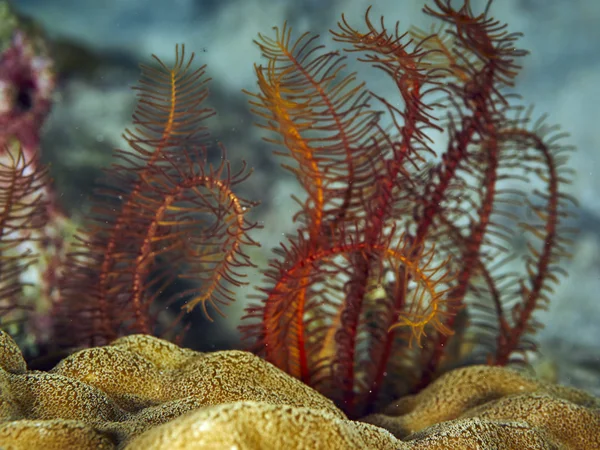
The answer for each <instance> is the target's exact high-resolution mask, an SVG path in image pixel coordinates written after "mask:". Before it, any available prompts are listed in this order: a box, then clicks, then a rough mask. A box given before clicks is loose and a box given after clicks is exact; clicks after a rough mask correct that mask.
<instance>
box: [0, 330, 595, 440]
mask: <svg viewBox="0 0 600 450" xmlns="http://www.w3.org/2000/svg"><path fill="white" fill-rule="evenodd" d="M0 392H1V394H0V447H1V448H3V449H13V450H20V449H23V450H25V449H27V450H32V449H44V450H53V449H65V448H77V449H113V448H127V449H129V450H132V449H133V450H136V449H140V450H141V449H143V450H150V449H156V450H158V449H222V448H238V449H257V448H286V449H313V448H324V449H340V448H343V449H364V448H369V449H400V450H403V449H407V450H415V449H425V448H427V449H464V448H496V447H497V446H498V445H502V446H503V447H502V448H507V449H513V448H514V449H522V448H527V449H537V448H539V449H542V448H566V449H578V448H582V449H584V448H585V449H590V448H598V447H599V446H600V401H598V400H597V399H595V398H594V397H591V396H589V395H587V394H585V393H583V392H581V391H577V390H575V389H570V388H563V387H557V386H553V385H546V384H543V383H540V382H537V381H535V380H533V379H531V378H528V377H526V376H524V375H521V374H519V373H517V372H515V371H512V370H509V369H505V368H498V367H485V366H474V367H470V368H464V369H458V370H455V371H453V372H449V373H448V374H446V375H444V376H442V377H440V378H439V379H438V380H437V381H435V382H434V383H433V384H431V385H430V386H429V387H428V388H427V389H425V390H423V391H422V392H421V393H419V394H418V395H415V396H410V397H405V398H403V399H400V400H399V401H397V402H394V403H392V404H391V405H390V406H389V407H387V408H386V409H384V410H383V411H382V413H381V414H377V415H371V416H368V417H366V418H365V419H364V420H363V421H353V420H350V419H348V418H347V417H346V415H345V414H344V413H343V412H342V411H341V410H339V409H338V408H337V407H336V406H335V405H334V404H333V402H331V401H330V400H329V399H327V398H325V397H324V396H322V395H321V394H319V393H318V392H316V391H315V390H313V389H311V388H310V387H308V386H306V385H305V384H303V383H302V382H300V381H299V380H297V379H295V378H292V377H291V376H289V375H287V374H285V373H284V372H282V371H280V370H279V369H277V368H276V367H275V366H273V365H272V364H270V363H268V362H265V361H264V360H261V359H260V358H258V357H256V356H253V355H252V354H250V353H246V352H240V351H223V352H216V353H199V352H195V351H192V350H188V349H183V348H180V347H178V346H176V345H174V344H172V343H169V342H167V341H163V340H161V339H157V338H154V337H151V336H146V335H133V336H128V337H125V338H121V339H118V340H117V341H115V342H114V343H113V344H112V345H108V346H105V347H95V348H91V349H86V350H82V351H80V352H77V353H75V354H73V355H71V356H69V357H67V358H66V359H64V360H63V361H61V362H60V363H59V364H58V365H57V366H56V367H55V368H54V369H52V370H51V371H49V372H40V371H29V370H28V369H27V366H26V364H25V361H24V360H23V357H22V355H21V353H20V351H19V349H18V348H17V346H16V344H15V343H14V341H13V340H12V339H11V338H10V337H9V336H8V335H7V334H6V333H3V332H0Z"/></svg>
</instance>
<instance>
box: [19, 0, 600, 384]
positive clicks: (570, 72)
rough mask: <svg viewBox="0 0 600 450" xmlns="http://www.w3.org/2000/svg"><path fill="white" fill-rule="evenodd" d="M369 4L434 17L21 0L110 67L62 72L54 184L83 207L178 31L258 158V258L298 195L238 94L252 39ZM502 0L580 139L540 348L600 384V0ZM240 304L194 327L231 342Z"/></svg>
mask: <svg viewBox="0 0 600 450" xmlns="http://www.w3.org/2000/svg"><path fill="white" fill-rule="evenodd" d="M370 3H373V4H374V15H373V17H376V16H378V15H379V14H384V15H385V17H386V20H387V21H388V22H389V23H392V22H394V21H396V20H400V21H401V23H402V24H404V25H406V24H409V23H413V24H417V25H420V26H426V24H427V22H426V19H425V18H424V16H423V15H421V14H420V12H419V10H420V2H417V1H413V0H404V1H402V0H372V1H371V2H368V1H363V0H340V1H329V0H320V1H315V0H305V1H285V0H280V1H274V0H170V1H164V0H126V1H125V0H103V1H101V2H98V1H92V0H15V1H14V5H15V6H16V8H17V9H18V10H20V11H22V12H24V13H27V14H29V15H31V16H33V17H34V18H35V19H36V20H37V21H39V22H40V23H41V24H42V25H43V26H44V27H45V29H46V30H47V31H48V33H49V34H50V35H51V36H52V37H54V38H56V37H59V38H66V39H68V40H69V41H70V42H72V43H75V44H77V45H81V46H83V47H84V48H86V49H88V50H90V51H92V52H97V54H98V55H100V56H99V57H100V58H101V59H104V60H105V61H107V62H105V66H104V67H102V69H101V70H98V71H96V72H93V73H92V74H87V75H85V76H83V75H77V74H76V75H73V76H71V77H68V78H67V79H65V80H64V82H63V83H61V85H60V88H59V91H58V94H57V103H56V105H55V107H54V110H53V112H52V115H51V117H50V120H49V121H48V123H47V126H46V128H45V130H44V141H43V152H44V155H45V158H46V159H47V160H50V161H53V168H52V170H53V175H54V177H55V179H56V181H57V183H58V185H59V186H60V187H61V189H67V188H68V190H67V191H64V192H65V194H64V195H65V198H66V199H67V201H66V202H65V203H67V206H68V207H69V208H70V209H71V211H75V212H76V211H78V210H81V209H82V208H83V207H84V206H83V205H84V204H83V202H84V200H85V198H86V194H87V192H88V191H89V189H90V185H89V180H90V179H93V178H94V177H95V175H96V174H97V170H98V167H99V166H101V165H102V164H106V162H107V161H108V157H107V156H108V155H109V154H110V153H109V152H110V149H111V148H112V147H115V146H120V145H121V144H122V141H121V140H120V139H121V138H120V135H121V132H122V129H123V128H124V126H126V125H127V124H128V120H129V117H130V114H131V110H132V107H133V105H134V103H133V96H132V94H131V91H130V90H129V86H130V85H132V84H133V83H134V82H135V80H136V79H137V75H138V70H137V68H136V64H137V63H138V62H139V61H147V60H148V58H149V55H150V54H151V53H155V54H157V55H158V56H159V57H160V58H163V59H165V60H169V59H170V58H171V57H172V55H173V51H174V45H175V44H176V43H182V42H183V43H185V44H186V45H187V48H188V49H190V50H194V51H196V52H197V53H198V59H199V61H200V62H202V63H206V64H208V68H209V69H208V70H209V75H210V76H211V77H212V78H213V79H214V81H213V84H212V87H211V90H212V91H213V97H212V100H211V103H212V105H213V106H215V107H216V108H217V109H218V110H219V112H220V115H219V116H218V117H217V118H216V119H213V121H212V122H211V123H212V126H211V128H212V134H213V135H214V136H216V137H217V138H218V139H220V140H222V141H223V142H224V143H225V145H226V146H227V147H228V150H229V154H230V156H231V158H232V159H234V160H237V159H240V158H243V159H246V160H247V161H248V162H249V164H250V165H251V166H254V167H255V175H254V176H253V177H252V181H251V182H250V183H249V185H248V187H247V192H246V196H247V197H250V198H252V199H261V200H262V201H263V205H262V206H261V207H260V209H257V211H256V219H258V220H260V221H261V222H263V223H264V225H265V229H264V230H263V231H262V232H260V233H258V234H257V235H256V237H257V239H259V240H260V241H261V243H262V244H263V253H262V254H261V255H257V258H258V259H259V260H261V261H264V260H266V258H267V257H268V250H269V249H270V248H271V247H272V246H274V245H275V244H277V241H278V238H279V237H280V236H281V235H282V233H285V232H287V231H292V230H293V229H294V227H293V224H292V223H291V220H290V217H291V213H292V212H293V211H294V206H295V205H294V203H293V202H291V201H289V195H290V194H291V193H292V192H294V191H295V190H296V188H297V186H296V184H295V181H294V180H293V179H292V178H291V177H289V176H288V175H286V174H285V173H284V172H283V171H281V170H279V168H278V165H277V162H275V161H274V160H273V157H272V156H271V148H270V147H269V146H268V145H266V144H264V143H262V142H261V140H260V136H261V135H260V132H259V131H258V130H257V129H256V128H254V127H252V121H253V118H252V117H251V116H250V114H249V112H248V108H247V106H246V98H245V97H244V96H243V95H242V94H241V92H240V90H241V89H242V88H250V89H252V88H253V87H254V84H255V78H254V72H253V69H252V65H253V63H255V62H257V61H258V60H259V51H258V49H257V48H256V47H255V46H254V45H253V44H252V39H253V38H254V37H255V36H256V34H257V33H258V32H269V31H270V30H271V27H272V26H274V25H281V24H282V23H283V21H284V20H288V21H289V22H290V23H291V24H292V25H293V26H294V28H295V29H296V30H298V31H305V30H309V29H310V30H311V31H313V32H318V33H322V34H325V33H326V32H327V29H328V28H330V27H333V26H334V25H335V23H336V22H337V20H338V19H339V17H340V14H341V13H342V12H344V13H345V14H346V16H347V17H348V18H349V20H351V21H352V22H353V23H355V24H360V20H361V18H362V16H363V14H364V11H365V9H366V7H367V6H368V5H369V4H370ZM473 3H477V2H475V1H474V2H473ZM482 3H483V2H482ZM493 12H494V15H495V16H496V17H497V18H499V19H501V20H503V21H507V22H508V23H509V24H510V27H511V30H514V31H523V32H524V33H525V36H524V38H523V39H522V40H521V41H520V45H521V46H522V47H523V48H526V49H528V50H530V51H531V55H530V56H529V57H528V58H527V59H526V62H525V69H524V70H523V72H522V75H521V76H520V78H519V80H518V83H519V87H518V91H519V92H521V93H522V94H523V95H524V99H525V102H526V103H534V104H535V105H536V111H538V112H539V113H541V112H548V113H549V120H550V122H552V123H560V124H561V125H562V127H563V128H564V129H565V130H566V131H568V132H570V133H571V138H570V142H571V143H573V144H574V145H576V146H577V147H578V152H577V153H576V154H574V155H573V156H572V159H571V165H572V167H574V168H575V169H576V170H577V175H576V178H575V181H574V183H573V184H572V185H571V186H569V188H568V189H569V193H570V194H571V195H573V196H574V197H575V198H577V199H578V201H579V202H580V210H579V215H578V217H577V218H576V220H575V225H576V226H577V227H578V228H579V230H580V231H579V234H578V235H577V237H576V243H575V252H574V253H575V255H574V258H573V260H572V261H571V262H569V263H567V264H566V268H567V270H568V271H569V273H570V275H569V278H568V279H566V280H564V281H563V282H562V283H561V284H560V286H559V287H558V288H557V289H556V293H555V296H554V298H553V303H552V305H551V307H550V309H549V311H548V312H545V313H543V314H539V315H538V318H539V319H540V320H541V321H543V322H544V323H545V324H546V327H545V329H544V330H543V331H542V332H541V333H540V335H539V340H540V341H541V354H542V355H543V356H544V357H547V358H549V360H550V361H554V362H556V363H557V367H558V378H559V380H560V381H561V382H563V383H566V384H571V385H575V386H580V387H584V388H586V389H588V390H590V391H592V392H595V393H596V394H597V395H600V345H599V344H598V342H600V299H598V293H599V292H600V195H599V194H600V126H599V125H598V120H599V119H600V88H598V82H599V81H600V26H599V25H600V2H598V1H597V0H575V1H563V0H502V1H496V2H495V4H494V6H493ZM327 42H329V41H327ZM362 74H363V72H361V75H362ZM364 75H365V77H366V80H367V82H369V81H371V82H373V81H375V80H374V79H373V72H372V71H365V72H364ZM240 297H243V295H240ZM242 306H243V302H241V301H240V302H239V303H238V305H237V306H234V307H232V308H230V309H229V311H228V315H229V319H228V322H227V323H224V322H223V320H219V321H218V323H217V324H213V325H206V324H205V322H203V324H202V325H198V326H201V327H205V330H204V331H205V333H204V335H205V336H211V338H210V339H211V343H212V344H211V345H209V346H208V347H207V346H206V345H204V346H203V347H205V348H212V347H214V348H217V347H222V346H229V345H236V339H237V338H236V335H235V324H237V322H238V319H239V317H240V315H241V313H242V309H243V308H242ZM217 332H218V334H217Z"/></svg>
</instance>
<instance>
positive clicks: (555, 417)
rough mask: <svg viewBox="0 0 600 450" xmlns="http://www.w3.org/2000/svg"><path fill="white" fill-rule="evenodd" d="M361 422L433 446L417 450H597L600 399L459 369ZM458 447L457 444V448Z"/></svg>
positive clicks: (517, 376) (504, 372) (504, 371)
mask: <svg viewBox="0 0 600 450" xmlns="http://www.w3.org/2000/svg"><path fill="white" fill-rule="evenodd" d="M363 421H365V422H367V423H371V424H374V425H378V426H380V427H384V428H386V429H388V430H390V431H391V432H392V433H393V434H394V435H395V436H397V437H398V438H401V439H406V440H409V441H415V444H416V442H419V441H424V442H427V443H428V445H430V446H429V447H427V446H425V447H421V446H420V445H417V446H416V447H414V448H440V449H442V448H448V449H451V448H457V449H458V448H468V447H469V446H470V445H472V446H477V445H479V446H484V448H486V447H485V446H486V445H487V446H493V445H494V442H496V441H499V442H502V443H503V445H504V447H503V448H509V449H510V448H528V449H535V448H547V446H548V445H549V444H550V443H551V444H552V445H555V446H558V447H559V448H573V449H596V448H597V449H600V401H599V400H598V399H597V398H595V397H593V396H591V395H588V394H586V393H585V392H583V391H580V390H577V389H573V388H568V387H564V386H557V385H553V384H548V383H543V382H540V381H537V380H535V379H533V378H531V377H529V376H527V375H525V374H523V373H520V372H517V371H515V370H511V369H508V368H504V367H493V366H472V367H465V368H461V369H457V370H454V371H452V372H449V373H447V374H445V375H443V376H441V377H440V378H439V379H438V380H436V381H435V382H434V383H432V384H431V385H430V386H429V387H428V388H427V389H424V390H423V391H421V392H420V393H418V394H417V395H413V396H406V397H404V398H402V399H400V400H398V401H395V402H393V403H392V404H391V405H389V406H388V407H387V408H385V409H384V410H383V412H382V413H381V414H373V415H371V416H367V417H365V418H364V419H363ZM443 435H445V437H443ZM456 440H458V442H459V443H460V444H459V445H456V444H455V446H452V445H451V442H453V441H456ZM434 443H436V445H438V446H436V445H434ZM440 444H442V445H441V446H440Z"/></svg>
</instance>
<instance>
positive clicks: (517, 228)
mask: <svg viewBox="0 0 600 450" xmlns="http://www.w3.org/2000/svg"><path fill="white" fill-rule="evenodd" d="M431 3H432V4H431V5H430V6H426V7H425V8H424V12H425V14H427V15H429V16H431V17H433V18H434V19H436V20H437V22H438V24H439V27H438V28H436V29H435V31H434V32H432V34H429V33H427V32H425V31H422V30H418V29H414V28H410V29H408V31H406V32H403V31H400V26H399V25H395V26H391V27H390V26H389V24H387V23H384V21H383V19H382V20H381V21H372V20H371V17H370V15H369V12H368V11H367V14H366V16H365V23H364V24H363V25H362V26H361V27H359V28H355V27H354V26H353V25H351V24H350V23H349V22H348V21H347V20H346V19H345V18H344V17H342V19H341V21H340V22H339V23H338V26H337V27H336V28H335V29H333V30H332V31H331V36H332V37H333V39H334V40H335V41H336V42H338V43H341V44H342V45H343V47H344V50H342V51H332V50H328V49H327V48H326V47H325V46H324V45H322V44H321V41H320V39H319V37H318V36H316V35H312V34H309V33H307V34H304V35H302V36H300V37H295V36H294V35H293V33H292V30H291V29H290V28H289V26H287V25H285V24H284V25H283V26H282V27H279V28H274V30H273V31H272V32H271V33H269V34H264V35H263V34H261V35H259V37H258V39H257V41H256V42H257V44H258V46H259V47H260V50H261V51H262V54H263V61H262V62H261V64H260V65H257V66H256V67H255V71H256V76H257V79H258V90H257V92H251V93H248V94H249V98H250V104H251V107H252V110H253V112H254V114H255V115H256V117H257V118H258V126H259V127H261V128H263V129H265V130H266V139H267V141H268V142H271V143H273V144H276V145H277V146H278V150H277V154H279V155H281V157H282V158H285V160H284V161H285V163H284V164H283V166H284V167H285V168H286V169H287V170H289V171H291V172H292V173H293V174H294V175H295V176H296V178H297V180H298V182H299V184H300V186H301V187H302V190H303V194H302V195H298V198H297V199H294V200H295V201H296V202H297V205H298V207H297V208H298V210H297V213H296V215H295V223H296V224H297V232H296V233H295V234H293V235H291V236H288V237H287V238H286V240H285V242H283V243H281V246H280V247H279V248H278V249H276V250H275V255H274V257H273V259H272V261H271V262H270V265H269V268H268V270H266V271H265V273H264V276H265V280H264V282H263V283H262V284H261V285H260V287H259V289H258V294H257V295H256V298H255V299H254V300H252V303H251V304H250V306H248V307H247V314H246V316H245V318H244V319H243V323H242V324H241V327H240V329H241V331H242V333H243V335H244V336H245V338H246V342H248V343H249V345H250V346H251V348H252V349H253V350H254V351H255V352H256V353H257V354H258V355H260V356H262V357H263V358H264V359H266V360H267V361H269V362H271V363H273V364H274V365H275V366H277V367H279V368H280V369H282V370H284V371H286V372H287V373H289V374H290V375H292V376H294V377H296V378H299V379H300V380H301V381H303V382H304V383H305V384H307V385H309V386H311V387H313V388H315V389H316V390H317V391H319V392H321V393H323V394H324V395H326V396H327V397H329V398H330V399H332V400H334V401H335V403H336V404H337V405H338V407H340V408H341V409H342V410H343V411H344V412H345V413H346V414H348V416H349V417H359V416H363V415H364V414H366V413H369V412H371V411H373V410H374V409H376V408H377V407H378V405H380V404H381V402H382V401H385V400H389V399H391V398H395V397H397V396H399V395H401V394H406V393H410V392H417V391H420V390H422V389H424V388H425V387H426V386H428V385H429V384H430V383H431V382H432V380H433V379H434V378H436V377H437V376H438V375H439V374H440V373H443V372H445V371H447V370H448V369H450V368H452V367H456V366H458V365H462V364H465V363H466V362H467V361H468V362H483V363H487V364H490V365H506V364H508V363H511V362H517V361H523V360H524V356H525V354H526V352H527V351H530V350H534V349H535V344H534V342H533V341H532V339H531V336H532V334H533V333H534V332H535V331H536V330H537V329H539V327H540V326H541V324H540V323H538V322H536V320H535V319H534V313H535V311H536V310H538V309H542V308H544V307H546V306H547V304H548V301H549V296H550V294H551V293H552V288H553V286H555V285H556V283H558V282H559V279H560V277H561V276H562V275H563V270H562V268H561V262H562V261H563V258H566V257H568V247H569V244H570V241H569V239H568V233H569V230H568V229H566V228H565V227H564V226H563V222H564V220H565V218H566V217H567V216H568V214H569V213H568V210H569V207H570V204H571V203H572V202H573V200H572V199H571V198H570V197H569V196H568V195H567V194H565V192H564V186H565V184H566V183H568V182H569V177H570V172H569V170H568V168H567V167H566V165H565V163H566V161H567V155H568V153H569V151H571V148H570V147H567V146H565V145H563V144H562V140H561V138H562V135H561V134H560V133H559V132H558V131H557V130H556V128H555V127H552V126H548V125H546V124H545V123H544V121H543V120H538V119H536V118H534V117H532V113H531V110H530V109H526V108H524V107H523V106H521V104H520V103H519V97H518V96H517V95H516V94H514V93H513V92H512V90H511V89H512V87H513V83H514V80H515V78H516V77H517V75H518V73H519V69H520V60H521V59H522V58H523V57H524V56H525V54H526V52H525V51H523V50H520V49H519V48H518V37H519V35H518V34H517V33H511V32H509V31H508V30H507V28H506V25H504V24H502V23H500V22H498V21H496V20H495V19H493V18H491V17H489V15H488V14H487V9H486V13H481V14H475V13H474V12H473V11H472V9H471V6H470V4H469V3H470V2H468V1H466V2H464V5H463V6H462V7H460V8H458V9H457V8H455V7H452V6H451V2H450V1H449V0H435V1H433V2H431ZM488 6H489V5H488ZM26 46H27V43H26V42H25V41H24V38H23V37H19V36H18V37H17V38H15V39H14V41H13V44H12V46H11V47H9V48H7V49H5V50H4V53H3V54H2V56H1V58H2V60H1V65H0V81H1V83H2V85H1V86H2V89H1V91H0V92H1V94H2V105H1V106H0V113H1V117H0V123H1V124H2V136H0V138H1V142H2V146H3V150H2V160H1V161H2V166H1V168H0V183H1V186H2V193H1V197H0V199H1V200H0V255H1V259H0V283H1V284H0V293H1V303H0V306H1V311H0V314H1V316H0V317H1V320H2V324H3V328H5V329H6V330H7V331H8V332H10V333H11V334H12V335H13V336H18V335H19V333H22V334H23V333H24V334H25V335H26V336H28V337H27V338H24V342H27V339H29V341H31V340H32V339H33V341H34V344H35V345H33V344H32V348H35V349H37V350H36V351H37V352H38V353H42V354H44V353H46V354H50V353H52V352H55V351H59V350H65V349H67V350H68V349H73V348H74V347H80V346H81V345H86V346H95V345H102V344H106V343H108V342H110V341H112V340H113V339H115V338H117V337H119V336H124V335H129V334H134V333H145V334H151V335H155V336H163V337H164V336H167V337H171V338H176V337H177V336H180V335H181V333H183V332H185V329H186V325H185V320H182V317H183V318H184V316H185V312H187V311H190V310H191V309H193V308H201V309H202V310H203V311H204V312H205V313H206V315H207V316H208V317H212V316H214V315H215V314H223V313H225V310H224V307H225V306H226V305H227V304H229V303H230V302H231V301H233V299H234V288H235V287H236V286H239V285H241V284H245V283H247V282H248V281H247V279H245V278H244V271H245V269H246V268H248V267H253V266H254V263H253V261H252V258H251V257H250V256H249V252H248V250H249V248H250V247H252V246H257V245H258V244H257V242H255V241H254V240H253V238H252V230H253V229H254V228H256V226H257V224H256V223H254V222H252V221H251V220H250V219H249V218H248V217H249V216H248V214H249V213H250V211H251V210H252V207H253V206H254V203H253V202H251V201H249V200H246V199H244V198H242V196H241V194H240V192H242V191H243V182H244V181H245V179H246V178H247V177H248V176H249V174H250V171H249V170H247V169H246V168H245V167H242V168H241V170H233V169H232V168H231V167H230V164H229V162H228V161H227V159H226V154H225V151H224V150H223V149H220V150H218V152H220V155H218V156H216V157H215V156H214V155H213V154H212V153H213V152H214V149H212V148H209V147H207V139H206V127H207V126H208V125H209V122H210V121H208V120H207V119H209V117H210V116H212V115H213V114H214V112H213V110H212V109H210V108H209V107H208V106H206V99H207V97H208V90H207V83H208V79H207V78H206V77H205V69H204V68H203V67H201V68H195V66H194V64H193V59H194V56H193V54H192V55H191V56H189V57H188V56H187V55H186V53H185V52H184V48H183V46H182V47H178V48H177V50H176V60H175V63H174V64H173V66H167V65H166V64H164V63H163V62H161V61H160V60H158V59H157V58H156V62H157V64H155V65H153V66H151V67H143V68H142V78H141V80H140V83H139V85H138V87H137V88H136V90H137V94H138V104H137V108H136V110H135V113H134V115H133V127H132V128H131V129H129V130H127V131H126V132H125V138H126V140H127V142H128V144H129V148H128V149H127V150H117V151H116V152H115V162H114V164H113V165H112V167H111V168H110V169H109V170H108V172H107V177H106V181H105V182H103V184H102V187H101V188H100V189H99V190H98V195H97V196H96V198H95V199H94V207H93V210H92V213H91V215H90V216H91V219H89V220H88V221H87V222H86V223H84V224H83V225H82V227H81V230H80V231H79V232H78V233H76V237H75V238H73V239H71V238H69V239H67V238H66V237H65V238H64V242H57V236H58V237H60V236H64V235H65V234H68V233H66V232H64V230H65V229H67V228H68V226H66V225H64V223H63V222H62V219H60V220H59V219H57V217H58V218H60V217H61V216H60V213H58V210H57V208H56V206H55V204H54V202H55V200H54V197H53V195H52V188H51V184H50V181H49V179H48V177H47V175H46V171H45V169H44V168H43V167H42V166H41V165H40V163H39V161H38V157H37V151H32V150H31V148H32V145H33V146H36V145H37V142H38V141H37V139H33V138H32V137H34V136H37V133H38V132H39V128H37V129H32V124H34V125H35V126H37V127H39V125H40V122H41V116H43V115H44V114H45V113H46V111H47V107H45V106H43V105H44V104H45V103H43V102H45V101H46V100H45V99H47V94H46V89H48V86H49V81H48V80H47V79H44V77H43V76H42V75H41V74H43V73H44V70H45V69H43V68H44V67H45V66H44V64H42V63H40V62H39V60H37V61H36V58H39V57H33V56H31V55H30V54H29V52H28V51H24V49H25V48H27V47H26ZM346 58H357V59H358V60H359V61H361V62H363V63H364V65H365V67H369V70H373V71H380V72H383V73H384V74H385V75H387V76H388V77H389V79H390V80H391V81H392V82H393V85H394V86H395V87H396V89H397V92H396V93H395V95H396V97H397V98H393V96H392V94H390V95H389V96H388V95H386V97H385V98H383V97H381V96H379V95H377V94H376V93H373V92H371V91H370V90H369V86H368V85H367V84H366V83H364V82H360V81H359V80H358V75H357V74H355V73H348V70H347V69H346V66H345V64H346V63H345V62H346ZM24 92H26V93H27V96H28V97H27V99H28V100H27V101H24V100H23V98H24V95H25V94H24ZM7 98H11V99H12V101H13V103H12V104H7ZM15 99H16V100H15ZM18 99H21V100H18ZM11 105H12V106H11ZM29 118H31V120H29ZM434 133H439V134H441V135H443V136H445V139H444V141H445V144H444V146H443V148H436V149H435V150H434V148H433V142H432V140H431V136H432V135H433V134H434ZM247 159H249V160H252V155H248V156H247ZM209 160H210V161H215V160H217V161H219V163H218V164H216V165H213V164H211V163H209ZM57 223H59V224H61V225H60V226H57ZM61 228H62V229H63V231H62V234H61V233H58V234H57V230H60V229H61ZM517 237H518V238H519V239H523V240H525V242H524V243H521V244H524V248H525V250H524V252H521V254H519V249H518V248H517V247H518V246H517V245H516V242H517V241H518V239H517ZM67 240H68V241H69V242H67ZM67 245H68V249H69V250H68V252H67V251H65V250H64V248H65V247H66V246H67ZM518 264H522V268H521V269H519V268H518ZM32 273H34V274H38V279H36V280H34V283H33V284H34V285H35V286H33V287H32V286H30V284H31V280H32V276H31V274H32ZM179 279H185V280H189V281H191V282H193V284H190V286H191V287H190V288H189V289H187V290H184V291H180V292H177V293H176V294H174V295H172V296H170V297H169V298H167V299H165V298H164V296H161V295H160V294H161V292H165V291H166V290H167V289H168V288H169V286H171V285H172V283H173V282H175V281H177V280H179ZM36 286H37V287H36ZM159 304H160V307H159V306H158V305H159ZM180 305H182V308H181V314H177V315H176V317H175V316H169V315H168V314H171V313H170V312H169V311H172V310H174V309H178V310H179V308H175V306H180ZM165 306H171V308H167V309H165Z"/></svg>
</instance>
